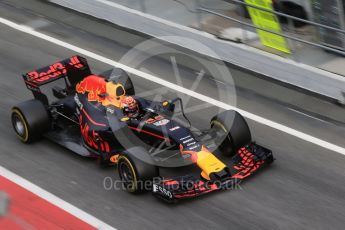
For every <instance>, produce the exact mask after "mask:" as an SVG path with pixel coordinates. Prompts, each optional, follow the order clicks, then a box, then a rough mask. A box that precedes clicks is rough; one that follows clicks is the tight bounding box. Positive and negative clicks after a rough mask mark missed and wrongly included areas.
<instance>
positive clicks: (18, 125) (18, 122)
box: [12, 114, 25, 137]
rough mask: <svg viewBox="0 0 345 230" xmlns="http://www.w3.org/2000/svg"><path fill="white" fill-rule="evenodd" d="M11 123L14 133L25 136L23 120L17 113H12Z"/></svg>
mask: <svg viewBox="0 0 345 230" xmlns="http://www.w3.org/2000/svg"><path fill="white" fill-rule="evenodd" d="M12 123H13V127H14V130H15V131H16V133H17V134H18V135H19V136H21V137H24V136H25V125H24V122H23V120H22V119H21V118H20V117H19V116H18V115H17V114H14V115H13V121H12Z"/></svg>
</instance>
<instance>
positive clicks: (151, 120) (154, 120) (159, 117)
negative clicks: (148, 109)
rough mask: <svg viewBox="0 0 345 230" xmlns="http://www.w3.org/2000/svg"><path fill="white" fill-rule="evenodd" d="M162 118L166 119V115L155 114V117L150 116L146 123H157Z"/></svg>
mask: <svg viewBox="0 0 345 230" xmlns="http://www.w3.org/2000/svg"><path fill="white" fill-rule="evenodd" d="M162 119H164V117H163V116H160V115H158V116H155V117H154V118H149V119H147V120H146V121H145V123H146V124H153V123H155V122H156V121H160V120H162Z"/></svg>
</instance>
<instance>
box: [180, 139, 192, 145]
mask: <svg viewBox="0 0 345 230" xmlns="http://www.w3.org/2000/svg"><path fill="white" fill-rule="evenodd" d="M191 141H194V138H189V139H188V140H186V141H183V142H182V143H183V144H186V143H188V142H191Z"/></svg>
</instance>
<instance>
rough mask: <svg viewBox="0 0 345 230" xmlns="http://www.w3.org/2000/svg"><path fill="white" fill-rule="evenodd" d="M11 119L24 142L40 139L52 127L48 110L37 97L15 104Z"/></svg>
mask: <svg viewBox="0 0 345 230" xmlns="http://www.w3.org/2000/svg"><path fill="white" fill-rule="evenodd" d="M11 121H12V126H13V129H14V131H15V133H16V134H17V136H18V138H19V139H20V140H21V141H22V142H24V143H31V142H33V141H35V140H38V139H39V138H40V137H41V136H42V134H44V133H45V132H47V131H48V130H49V129H50V119H49V115H48V111H47V110H46V108H45V106H44V105H43V103H42V102H41V101H39V100H35V99H33V100H29V101H25V102H22V103H20V104H18V105H16V106H14V107H13V108H12V114H11Z"/></svg>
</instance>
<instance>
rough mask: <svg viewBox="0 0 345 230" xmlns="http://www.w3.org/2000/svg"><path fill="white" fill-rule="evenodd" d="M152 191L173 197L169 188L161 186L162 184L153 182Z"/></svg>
mask: <svg viewBox="0 0 345 230" xmlns="http://www.w3.org/2000/svg"><path fill="white" fill-rule="evenodd" d="M152 191H153V192H155V193H161V194H162V195H164V196H167V197H169V198H170V199H172V198H173V195H172V193H171V192H170V191H169V190H167V189H165V188H163V187H162V186H159V185H156V184H154V185H153V189H152Z"/></svg>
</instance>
